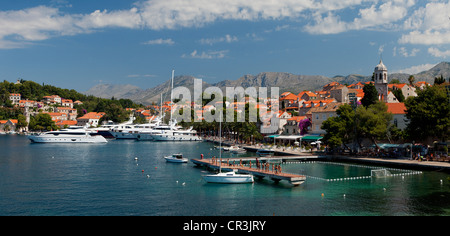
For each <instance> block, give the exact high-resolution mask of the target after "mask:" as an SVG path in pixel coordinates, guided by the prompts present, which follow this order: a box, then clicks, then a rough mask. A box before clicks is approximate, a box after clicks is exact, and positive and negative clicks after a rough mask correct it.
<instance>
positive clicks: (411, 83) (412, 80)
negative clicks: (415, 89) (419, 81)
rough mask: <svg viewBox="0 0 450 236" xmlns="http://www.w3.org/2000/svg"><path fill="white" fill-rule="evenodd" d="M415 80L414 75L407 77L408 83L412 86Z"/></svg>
mask: <svg viewBox="0 0 450 236" xmlns="http://www.w3.org/2000/svg"><path fill="white" fill-rule="evenodd" d="M415 80H416V79H415V78H414V75H410V76H409V78H408V82H409V85H411V86H413V84H414V81H415Z"/></svg>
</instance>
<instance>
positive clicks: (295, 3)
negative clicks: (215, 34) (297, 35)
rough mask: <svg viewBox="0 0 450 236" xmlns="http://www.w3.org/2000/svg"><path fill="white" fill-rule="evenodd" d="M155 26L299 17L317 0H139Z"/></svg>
mask: <svg viewBox="0 0 450 236" xmlns="http://www.w3.org/2000/svg"><path fill="white" fill-rule="evenodd" d="M138 6H139V7H140V8H141V10H142V14H141V15H142V19H143V20H144V21H145V25H146V27H148V28H151V29H157V30H159V29H176V28H180V27H193V26H196V27H198V26H203V25H205V24H208V23H212V22H214V21H217V20H250V21H252V20H260V19H265V20H268V19H281V18H290V17H298V16H299V15H300V14H301V12H303V11H304V10H307V9H311V8H312V7H314V1H313V0H306V1H305V0H285V1H273V0H259V1H242V0H227V1H223V0H208V1H205V0H191V1H185V0H148V1H145V2H142V3H140V4H138Z"/></svg>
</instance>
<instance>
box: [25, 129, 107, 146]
mask: <svg viewBox="0 0 450 236" xmlns="http://www.w3.org/2000/svg"><path fill="white" fill-rule="evenodd" d="M28 139H30V140H31V142H33V143H107V142H108V141H106V139H105V138H104V137H103V136H101V135H94V133H92V132H89V131H87V130H86V129H84V127H81V128H80V127H69V128H68V129H62V130H59V131H50V132H46V133H42V134H39V135H29V136H28Z"/></svg>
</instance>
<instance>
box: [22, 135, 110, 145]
mask: <svg viewBox="0 0 450 236" xmlns="http://www.w3.org/2000/svg"><path fill="white" fill-rule="evenodd" d="M28 139H30V140H31V142H33V143H107V142H108V141H106V139H105V138H104V137H103V136H90V137H89V136H88V137H70V136H67V137H45V136H33V135H30V136H28Z"/></svg>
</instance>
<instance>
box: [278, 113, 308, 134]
mask: <svg viewBox="0 0 450 236" xmlns="http://www.w3.org/2000/svg"><path fill="white" fill-rule="evenodd" d="M304 119H308V117H306V116H293V117H291V118H289V119H287V123H286V124H285V125H284V132H283V134H293V135H299V134H300V130H299V128H298V124H299V123H300V121H302V120H304Z"/></svg>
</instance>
